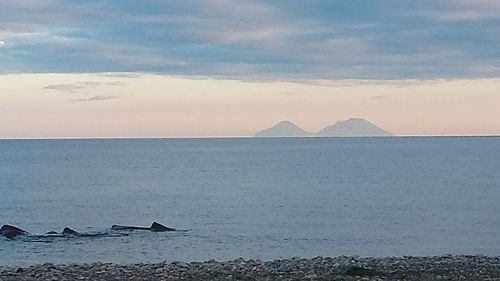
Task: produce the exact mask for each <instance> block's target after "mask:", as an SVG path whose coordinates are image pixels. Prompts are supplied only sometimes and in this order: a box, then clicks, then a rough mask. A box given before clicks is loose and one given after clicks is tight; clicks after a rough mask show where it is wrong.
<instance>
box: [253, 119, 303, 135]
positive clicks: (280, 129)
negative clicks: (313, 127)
mask: <svg viewBox="0 0 500 281" xmlns="http://www.w3.org/2000/svg"><path fill="white" fill-rule="evenodd" d="M311 135H312V134H311V133H309V132H307V131H305V130H304V129H302V128H300V127H299V126H297V125H295V124H293V123H292V122H290V121H281V122H279V123H278V124H276V125H274V126H273V127H271V128H269V129H265V130H262V131H259V132H257V133H256V134H255V136H256V137H308V136H311Z"/></svg>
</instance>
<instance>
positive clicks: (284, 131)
mask: <svg viewBox="0 0 500 281" xmlns="http://www.w3.org/2000/svg"><path fill="white" fill-rule="evenodd" d="M255 136H256V137H392V136H394V135H393V134H392V133H390V132H388V131H386V130H384V129H382V128H380V127H378V126H377V125H375V124H373V123H371V122H369V121H368V120H365V119H363V118H349V119H347V120H345V121H339V122H337V123H335V124H333V125H330V126H328V127H326V128H324V129H323V130H321V131H319V132H318V133H316V134H313V133H309V132H307V131H305V130H304V129H302V128H300V127H299V126H297V125H295V124H293V123H292V122H290V121H281V122H279V123H278V124H276V125H274V126H273V127H271V128H269V129H265V130H262V131H259V132H257V133H256V134H255Z"/></svg>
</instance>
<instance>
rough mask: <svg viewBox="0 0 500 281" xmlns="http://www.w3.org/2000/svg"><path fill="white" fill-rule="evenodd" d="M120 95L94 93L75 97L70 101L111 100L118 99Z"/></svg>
mask: <svg viewBox="0 0 500 281" xmlns="http://www.w3.org/2000/svg"><path fill="white" fill-rule="evenodd" d="M118 98H120V96H108V95H95V96H92V97H89V98H82V99H75V100H71V101H72V102H90V101H104V100H112V99H118Z"/></svg>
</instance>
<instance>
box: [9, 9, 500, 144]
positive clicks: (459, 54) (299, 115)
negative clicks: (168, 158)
mask: <svg viewBox="0 0 500 281" xmlns="http://www.w3.org/2000/svg"><path fill="white" fill-rule="evenodd" d="M367 3H368V4H367ZM498 34H500V1H492V0H478V1H466V0H445V1H439V2H436V1H425V0H424V1H370V2H366V1H356V0H354V1H335V2H333V1H322V0H313V1H257V0H233V1H229V0H203V1H153V0H151V1H143V2H141V5H138V4H137V2H134V1H116V2H108V1H97V0H89V1H84V2H82V3H75V2H73V1H69V0H44V1H42V0H41V1H37V0H25V1H14V0H3V1H0V138H31V137H34V138H51V137H205V136H251V135H253V134H254V133H255V132H256V131H258V130H261V129H265V128H269V127H271V126H273V125H274V124H276V123H278V122H279V121H282V120H289V121H292V122H293V123H295V124H297V125H298V126H300V127H302V128H303V129H305V130H307V131H310V132H317V131H319V130H321V129H322V128H324V127H326V126H328V125H331V124H333V123H335V122H337V121H340V120H345V119H348V118H350V117H362V118H365V119H367V120H369V121H371V122H373V123H375V124H377V125H379V126H380V127H382V128H384V129H386V130H388V131H391V132H392V133H394V134H396V135H500V92H499V91H500V39H499V38H500V37H499V36H498Z"/></svg>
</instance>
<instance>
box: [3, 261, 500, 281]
mask: <svg viewBox="0 0 500 281" xmlns="http://www.w3.org/2000/svg"><path fill="white" fill-rule="evenodd" d="M0 280H5V281H7V280H52V281H56V280H106V281H108V280H109V281H111V280H500V257H487V256H452V255H446V256H434V257H410V256H404V257H385V258H362V257H347V256H339V257H315V258H307V259H306V258H305V259H303V258H290V259H277V260H272V261H260V260H252V259H242V258H239V259H235V260H231V261H215V260H210V261H204V262H187V263H186V262H161V263H141V264H128V265H120V264H112V263H101V262H97V263H92V264H68V265H54V264H49V263H47V264H41V265H33V266H29V267H0Z"/></svg>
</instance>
